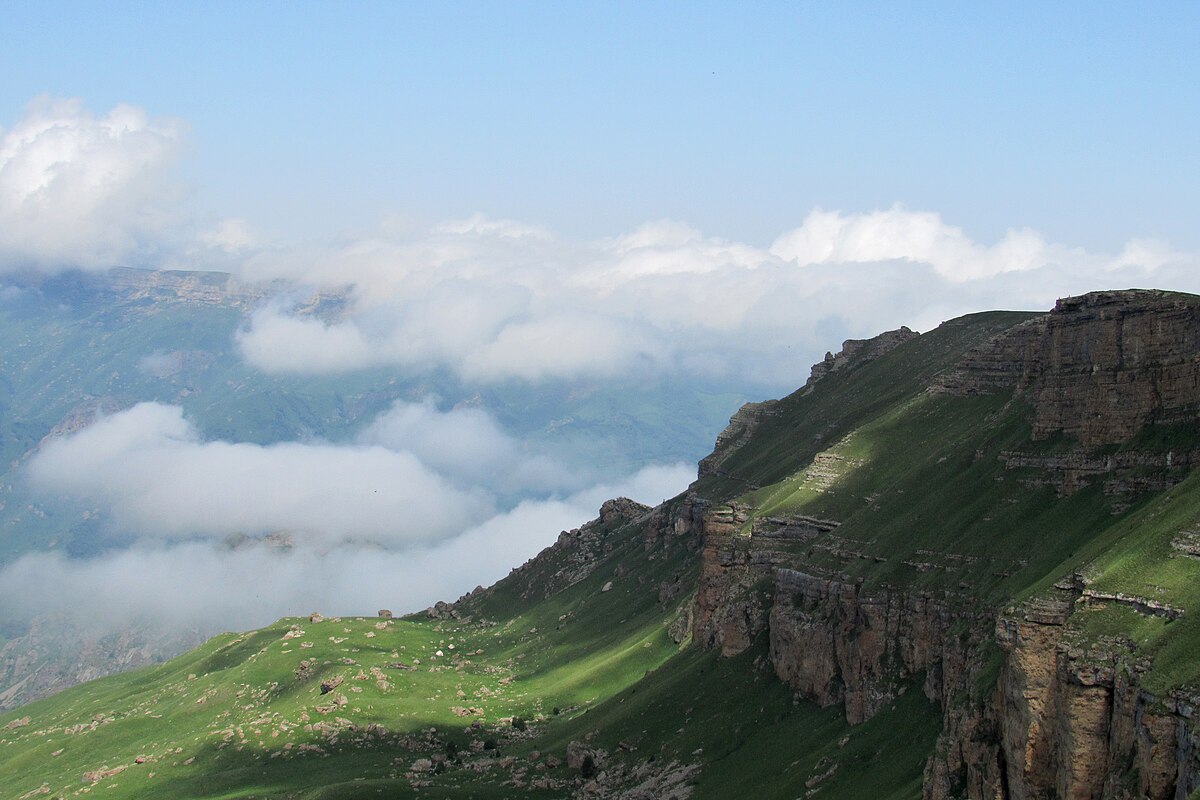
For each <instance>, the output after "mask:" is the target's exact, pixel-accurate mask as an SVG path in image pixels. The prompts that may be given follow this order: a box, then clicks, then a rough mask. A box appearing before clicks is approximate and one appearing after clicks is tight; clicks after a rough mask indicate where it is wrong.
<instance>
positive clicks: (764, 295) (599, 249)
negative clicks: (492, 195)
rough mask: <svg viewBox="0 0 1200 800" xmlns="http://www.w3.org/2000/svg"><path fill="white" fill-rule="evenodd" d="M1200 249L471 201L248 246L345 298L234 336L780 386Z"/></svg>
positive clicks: (843, 217) (530, 375) (930, 224)
mask: <svg viewBox="0 0 1200 800" xmlns="http://www.w3.org/2000/svg"><path fill="white" fill-rule="evenodd" d="M1198 265H1200V260H1198V259H1197V258H1196V256H1194V255H1192V254H1184V253H1178V252H1175V251H1173V250H1172V249H1171V248H1170V247H1169V245H1167V244H1165V243H1162V242H1155V241H1152V240H1144V239H1131V240H1130V241H1129V242H1128V243H1127V244H1126V246H1125V247H1124V248H1123V249H1122V250H1121V252H1119V253H1115V254H1103V253H1092V252H1088V251H1086V250H1084V249H1082V248H1078V247H1069V246H1065V245H1060V244H1055V243H1051V242H1048V241H1046V240H1045V238H1044V237H1043V236H1041V235H1040V234H1039V233H1037V232H1036V231H1033V230H1030V229H1017V230H1011V231H1009V232H1008V233H1006V234H1005V235H1004V236H1003V237H1002V238H1001V239H1000V240H999V241H997V242H994V243H992V244H981V243H979V242H975V241H973V240H972V239H971V238H970V237H969V236H968V235H967V234H966V232H965V231H963V230H962V229H961V228H958V227H956V226H953V225H951V224H948V223H946V222H945V221H943V219H942V218H941V216H940V215H938V214H936V213H933V212H928V211H910V210H908V209H906V208H904V207H902V206H895V207H893V208H891V209H887V210H883V211H875V212H870V213H843V212H839V211H825V210H820V209H818V210H815V211H813V212H812V213H810V214H809V215H808V216H807V217H806V218H805V219H804V221H803V222H802V224H801V225H800V226H799V227H798V228H796V229H794V230H791V231H788V232H785V233H783V234H781V235H780V236H779V237H777V238H776V240H775V241H774V242H773V243H771V245H770V246H769V247H766V248H760V247H756V246H753V245H750V244H746V243H740V242H735V241H727V240H723V239H720V238H716V237H710V236H705V235H704V234H702V233H701V232H700V231H698V230H696V229H694V228H692V227H690V226H688V225H686V224H683V223H679V222H671V221H660V222H653V223H647V224H646V225H643V226H642V227H640V228H638V229H637V230H635V231H633V232H631V233H628V234H625V235H622V236H618V237H614V238H611V239H604V240H599V241H591V242H569V241H563V240H560V239H557V238H555V237H554V236H553V235H552V234H550V233H549V232H547V231H544V230H541V229H537V228H532V227H529V226H522V225H520V224H518V223H515V222H506V221H488V220H485V219H483V218H480V217H475V218H472V219H470V220H466V221H464V222H462V223H459V224H445V225H441V226H438V227H436V228H434V229H432V230H430V231H428V232H426V233H425V234H424V235H421V236H417V237H412V238H408V239H389V238H386V237H383V236H381V237H380V238H377V239H371V240H363V241H356V242H352V243H349V244H343V245H340V246H337V247H330V248H326V249H325V250H321V249H320V248H317V249H315V250H314V249H306V250H305V251H304V252H299V251H292V250H286V249H284V250H276V251H271V252H266V251H261V252H259V253H258V254H256V255H254V256H252V257H250V258H248V259H247V260H246V262H245V264H244V266H243V272H244V274H245V275H246V276H248V277H251V278H280V277H286V278H290V279H293V280H297V281H301V282H306V283H310V284H317V285H343V286H345V285H349V286H352V291H351V304H350V307H349V309H348V310H347V312H346V313H344V314H342V315H340V316H338V317H337V318H335V319H315V318H311V317H303V316H294V315H292V314H290V313H289V312H288V311H287V310H286V309H285V307H284V306H283V305H277V306H269V307H265V308H263V309H261V310H259V312H258V313H256V314H255V315H254V316H253V317H252V318H251V319H250V321H249V323H248V324H247V326H246V327H245V329H244V330H242V331H241V333H240V334H239V346H240V348H241V352H242V354H243V356H244V357H245V358H246V360H247V361H249V362H250V363H251V364H253V365H255V366H257V367H259V368H261V369H263V370H265V371H267V372H271V373H304V374H318V373H332V372H344V371H350V370H356V369H362V368H365V367H371V366H379V365H383V364H390V365H397V366H404V367H408V368H413V369H431V368H439V367H440V368H446V369H450V370H452V371H454V372H456V373H457V374H458V375H459V377H460V378H462V379H463V380H466V381H468V382H478V383H493V382H502V381H507V380H521V381H526V382H538V381H545V380H558V379H567V380H570V379H577V378H580V377H588V378H605V379H607V378H614V377H628V376H638V375H643V374H644V375H660V376H661V375H664V374H669V375H675V376H686V375H692V376H698V377H701V378H704V379H714V380H718V381H723V382H728V383H736V384H738V385H740V386H750V385H757V386H766V387H771V388H786V387H789V386H791V385H794V384H795V383H796V382H797V381H802V380H803V378H804V375H805V373H806V371H807V369H808V366H809V364H811V362H812V361H813V360H814V359H815V357H818V356H819V355H820V353H822V352H824V351H825V350H826V349H829V348H836V346H837V344H838V343H839V342H840V338H842V337H843V336H870V335H873V334H875V333H878V332H879V331H881V330H884V329H889V328H895V327H898V326H899V325H902V324H907V325H909V326H910V327H915V328H918V329H922V330H924V329H928V328H929V327H932V326H934V325H936V324H938V323H940V322H941V321H943V320H945V319H947V318H949V317H952V316H957V315H959V314H963V313H967V312H970V311H977V310H980V309H984V308H997V307H1002V308H1025V309H1039V308H1048V307H1049V306H1050V305H1052V304H1053V302H1054V301H1055V300H1056V299H1057V298H1058V297H1060V296H1063V295H1065V294H1074V293H1080V292H1085V291H1090V290H1093V289H1097V288H1114V287H1125V286H1132V285H1159V286H1165V287H1166V288H1174V289H1181V290H1195V289H1200V278H1198V277H1196V269H1195V268H1196V267H1197V266H1198Z"/></svg>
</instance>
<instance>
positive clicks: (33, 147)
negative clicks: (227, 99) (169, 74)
mask: <svg viewBox="0 0 1200 800" xmlns="http://www.w3.org/2000/svg"><path fill="white" fill-rule="evenodd" d="M182 138H183V125H182V123H180V122H179V121H177V120H172V119H161V118H152V117H151V116H150V115H149V114H147V113H146V111H144V110H143V109H140V108H137V107H135V106H130V105H119V106H117V107H115V108H113V109H112V110H110V111H109V112H108V113H107V114H104V115H102V116H96V115H94V114H92V113H91V112H90V111H88V110H87V109H85V108H84V107H83V105H82V104H81V103H80V102H79V101H78V100H56V99H52V98H48V97H42V98H39V99H37V100H34V101H33V102H32V103H30V104H29V106H28V108H27V109H26V114H25V117H24V118H23V119H21V120H20V121H18V122H17V123H16V124H15V125H13V126H12V127H11V128H9V129H8V130H6V131H3V137H2V138H0V270H12V269H22V268H28V267H35V268H42V269H50V270H54V269H63V268H70V267H82V268H84V269H103V268H108V267H112V266H115V265H120V264H125V263H129V262H145V261H147V260H148V258H149V256H150V255H151V254H152V253H155V252H157V251H159V250H160V249H161V241H160V237H161V236H162V235H163V233H164V231H165V230H167V229H168V228H169V227H170V226H171V225H172V224H173V223H174V222H175V221H176V220H175V218H174V209H175V202H174V201H175V195H176V193H177V192H176V190H175V188H174V186H173V184H172V183H171V182H170V180H169V179H168V178H167V174H166V172H167V169H168V168H169V167H170V166H171V164H172V163H173V162H174V160H175V158H176V156H177V155H178V153H179V151H180V148H181V144H182Z"/></svg>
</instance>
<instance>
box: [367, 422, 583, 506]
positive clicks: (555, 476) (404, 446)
mask: <svg viewBox="0 0 1200 800" xmlns="http://www.w3.org/2000/svg"><path fill="white" fill-rule="evenodd" d="M358 441H359V442H360V443H362V444H369V445H379V446H382V447H387V448H390V449H393V450H406V451H408V452H410V453H412V454H413V455H415V456H416V457H417V458H419V459H420V460H421V462H422V463H424V464H426V465H428V466H430V467H432V468H433V469H436V470H437V471H438V472H439V473H441V474H442V475H445V476H447V477H448V478H449V479H450V480H453V481H455V482H456V483H458V484H461V485H467V486H476V487H487V488H488V489H491V490H494V491H502V492H506V491H519V490H525V491H533V492H538V493H549V492H552V491H554V490H559V489H573V488H577V485H578V483H579V478H578V477H577V476H575V475H573V474H572V470H571V469H570V468H569V467H567V465H565V464H563V463H560V462H559V461H556V460H555V459H553V458H550V457H549V456H546V455H543V454H540V453H536V452H529V450H528V447H527V446H526V445H524V444H523V443H521V442H519V441H517V440H516V439H514V438H513V437H512V436H510V435H509V434H507V433H506V432H505V431H504V430H503V429H501V427H500V425H499V424H498V423H497V422H496V420H495V418H494V417H492V415H491V414H489V413H488V412H487V411H486V410H484V409H482V408H469V407H468V408H452V409H450V410H448V411H440V410H438V408H437V405H436V403H435V402H434V400H433V399H432V398H430V399H426V400H424V401H422V402H419V403H405V402H397V403H395V404H393V405H392V407H391V408H390V409H389V410H388V411H386V412H385V413H383V414H380V415H379V416H378V417H376V418H375V419H374V420H373V421H372V422H371V424H369V425H368V426H367V427H366V428H364V429H363V431H362V432H361V433H360V434H359V436H358Z"/></svg>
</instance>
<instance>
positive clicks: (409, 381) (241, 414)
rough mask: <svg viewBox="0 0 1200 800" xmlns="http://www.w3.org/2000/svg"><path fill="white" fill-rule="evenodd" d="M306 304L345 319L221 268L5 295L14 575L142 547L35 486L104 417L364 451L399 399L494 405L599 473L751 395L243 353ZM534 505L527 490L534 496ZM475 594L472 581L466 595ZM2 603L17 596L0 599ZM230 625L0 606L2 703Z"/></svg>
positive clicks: (0, 369) (673, 384)
mask: <svg viewBox="0 0 1200 800" xmlns="http://www.w3.org/2000/svg"><path fill="white" fill-rule="evenodd" d="M285 290H286V291H288V292H290V294H288V298H289V302H291V303H292V305H293V310H294V311H295V312H296V313H299V314H310V315H316V316H320V317H322V318H326V319H336V318H337V317H338V315H339V314H340V313H341V312H342V310H343V309H344V306H345V304H346V302H347V296H346V294H345V293H344V292H336V291H324V292H319V293H314V292H309V293H307V294H305V293H297V292H296V290H295V288H294V287H290V286H286V285H284V284H270V285H260V284H248V283H245V282H243V281H240V280H239V279H237V278H236V277H234V276H230V275H227V274H223V273H202V272H171V271H164V272H152V271H146V270H135V269H117V270H112V271H110V272H107V273H100V274H91V273H79V272H72V273H64V274H60V275H57V276H52V277H47V276H44V275H41V274H35V273H31V274H29V275H24V276H15V277H14V276H9V277H7V278H5V279H4V282H3V284H2V285H0V353H2V354H3V355H2V356H0V568H2V567H3V566H4V565H11V564H13V563H14V562H15V561H17V559H19V558H20V557H21V556H23V555H28V554H35V553H46V552H51V553H62V554H66V555H67V556H68V557H69V558H71V559H74V560H79V561H86V560H88V559H92V558H95V557H97V556H99V555H101V554H104V553H111V552H114V551H120V550H122V549H124V548H127V547H129V546H131V544H132V539H131V537H130V535H129V534H128V532H125V531H123V530H121V529H120V528H119V527H117V526H114V525H112V524H111V521H110V520H108V519H106V518H105V517H104V515H103V514H102V513H100V512H99V510H98V509H95V508H92V507H87V506H79V505H78V504H73V503H68V502H64V501H62V500H57V499H51V498H48V497H46V496H45V495H44V494H38V493H37V492H34V491H33V490H32V489H31V488H30V487H29V485H28V482H27V481H26V480H25V476H24V468H25V466H26V465H27V464H28V462H29V460H30V459H31V458H32V457H33V455H34V454H36V453H37V452H38V450H39V448H40V447H41V446H42V445H43V444H44V443H46V442H49V441H52V440H54V439H55V438H57V437H61V436H65V435H69V434H71V433H74V432H76V431H78V430H80V429H82V428H83V427H85V426H86V425H88V424H90V423H91V422H93V421H94V420H95V419H96V418H97V416H98V415H102V414H112V413H115V412H119V411H122V410H124V409H128V408H130V407H132V406H133V405H135V404H136V403H139V402H145V401H156V402H160V403H166V404H172V405H177V406H180V407H181V408H182V409H183V410H184V413H185V414H186V415H187V418H188V419H189V421H190V422H192V423H193V424H194V425H195V426H196V428H197V430H198V432H199V433H200V435H202V436H203V437H204V438H205V439H206V440H224V441H230V442H250V443H257V444H271V443H275V442H287V441H309V440H314V439H318V440H330V441H335V442H336V441H348V440H351V439H352V438H353V436H354V435H355V433H356V432H358V431H360V430H361V429H362V428H363V427H364V426H365V425H366V424H368V423H369V422H370V421H371V420H373V419H374V418H376V417H377V416H378V415H379V414H381V413H383V412H385V411H386V410H387V409H388V408H389V407H390V406H391V405H392V404H393V403H394V402H396V401H398V400H408V401H417V400H421V399H424V398H438V400H439V401H440V402H441V403H442V404H444V405H445V406H447V407H454V406H458V405H465V406H470V407H477V408H482V409H485V410H487V411H488V412H489V413H490V414H492V415H493V416H494V417H495V418H496V419H497V420H498V421H499V422H500V423H501V424H503V425H505V426H506V430H507V431H508V432H510V433H511V434H512V435H514V436H515V437H517V438H518V439H519V440H520V441H522V442H525V443H527V444H529V445H530V446H532V447H534V448H540V449H543V450H545V451H546V452H549V453H552V454H553V453H568V454H570V457H571V458H573V459H577V460H579V461H582V462H585V463H587V465H588V468H589V469H590V470H592V471H593V473H594V475H595V476H596V479H598V480H599V479H604V478H611V477H614V476H620V475H623V474H625V473H627V472H631V471H633V470H636V469H637V468H638V467H640V466H643V465H645V464H648V463H657V462H662V461H672V460H688V461H690V460H694V459H695V458H697V457H698V456H699V455H701V454H703V453H704V452H705V451H706V450H707V449H708V447H709V443H710V440H711V431H712V430H713V428H714V427H716V426H717V425H719V423H720V421H721V420H723V419H724V417H726V416H727V415H728V413H729V411H730V410H731V409H732V408H735V407H736V406H737V404H738V403H740V402H742V401H743V400H744V399H745V398H744V397H743V396H740V395H738V394H737V393H736V392H735V391H732V390H729V389H727V388H722V387H716V386H709V387H702V386H701V387H684V386H680V385H678V380H675V381H667V380H664V381H662V382H659V383H650V384H644V383H637V384H635V383H633V382H632V381H631V382H620V381H615V382H605V383H597V382H589V383H585V382H579V381H576V382H554V383H545V384H540V385H527V384H522V383H515V382H514V383H510V384H504V385H494V386H492V385H485V386H477V385H467V384H464V383H462V382H461V381H459V380H458V379H456V378H454V377H453V376H451V375H449V374H447V373H446V372H445V371H439V370H433V371H424V372H406V371H404V370H401V369H395V368H377V369H372V370H363V371H359V372H352V373H349V374H344V375H338V376H333V377H312V376H286V375H285V376H273V375H266V374H264V373H262V372H260V371H258V370H256V369H254V368H253V367H251V366H248V365H247V364H246V363H245V362H244V361H243V359H242V358H241V356H240V354H239V352H238V350H237V345H236V341H235V334H236V332H237V331H238V329H239V328H240V327H242V326H244V325H246V324H247V322H248V319H249V315H250V314H251V313H252V312H253V311H254V310H255V309H256V308H258V307H259V306H260V305H261V304H262V303H264V302H267V301H268V300H270V299H271V298H272V297H275V296H277V295H279V294H280V293H281V292H284V291H285ZM518 499H519V498H518ZM464 588H466V587H464ZM0 605H2V604H0ZM230 624H231V623H229V622H221V621H219V620H207V621H205V622H204V623H202V624H198V625H189V626H185V627H182V628H171V629H167V630H164V629H162V628H161V626H158V627H155V626H147V625H144V624H142V622H140V621H139V620H137V619H129V620H128V624H125V625H120V626H117V627H116V628H114V627H112V626H111V625H106V626H97V625H96V624H95V623H94V622H93V621H83V622H81V621H80V620H78V619H77V618H74V617H73V616H72V615H63V614H61V613H56V614H52V615H50V616H46V617H37V616H33V617H31V616H30V615H29V614H27V613H24V612H23V611H22V612H18V611H17V610H16V609H12V608H7V609H5V608H3V607H0V709H6V708H11V707H14V706H15V705H18V704H20V703H22V702H27V701H29V700H32V699H36V698H38V697H42V696H45V695H46V694H48V693H51V692H54V691H58V690H60V689H62V688H64V687H66V686H69V685H73V684H74V683H78V682H80V681H83V680H89V679H91V678H94V677H97V676H99V675H104V674H108V673H110V672H112V671H115V670H118V669H126V668H129V667H132V666H139V665H143V664H148V663H154V662H156V661H161V660H162V659H164V658H166V657H169V656H172V655H175V654H177V653H179V652H181V651H182V650H184V649H186V648H187V647H190V646H194V645H195V644H198V643H199V642H201V641H203V639H205V638H207V637H208V636H211V635H212V634H213V633H216V632H218V631H219V630H222V629H225V628H227V627H229V625H230Z"/></svg>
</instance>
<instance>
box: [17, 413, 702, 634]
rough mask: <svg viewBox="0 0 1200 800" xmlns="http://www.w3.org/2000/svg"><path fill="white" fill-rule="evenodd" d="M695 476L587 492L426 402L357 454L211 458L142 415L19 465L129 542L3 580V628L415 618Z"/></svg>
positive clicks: (254, 448) (377, 426)
mask: <svg viewBox="0 0 1200 800" xmlns="http://www.w3.org/2000/svg"><path fill="white" fill-rule="evenodd" d="M694 476H695V471H694V467H692V466H689V465H683V464H673V465H660V466H651V467H646V468H643V469H641V470H639V471H638V472H637V473H635V474H633V475H630V476H628V477H627V478H625V479H623V480H619V481H615V482H610V483H603V484H596V485H588V486H585V487H584V488H580V487H581V486H582V485H583V484H584V482H585V476H584V475H583V473H582V472H580V473H575V474H573V472H572V470H571V469H570V468H569V466H568V465H565V464H562V463H559V462H556V461H554V460H552V459H550V458H549V457H546V456H542V455H539V454H536V453H532V454H531V453H528V452H525V450H524V448H523V446H522V445H521V443H519V442H518V441H517V440H515V439H514V438H512V437H511V436H510V435H509V434H507V433H506V432H505V431H504V430H503V429H502V428H501V427H500V426H499V425H498V424H497V423H496V421H495V420H494V418H492V417H491V415H490V414H488V413H487V412H486V411H483V410H481V409H473V408H459V409H450V410H447V411H441V410H439V409H438V408H437V406H436V404H435V403H434V402H433V401H432V400H427V401H424V402H419V403H397V404H395V405H394V406H393V407H392V408H391V409H390V410H388V411H387V412H385V413H384V414H381V415H380V416H379V417H378V418H376V419H375V420H374V421H373V422H372V423H371V424H370V425H368V426H367V427H366V428H364V430H363V431H362V432H361V433H360V434H359V436H358V438H357V439H356V441H354V442H348V443H329V442H314V443H304V442H290V443H283V444H278V445H270V446H260V445H251V444H244V443H230V442H206V441H203V440H202V439H201V438H200V436H199V435H198V433H197V431H196V430H195V428H194V427H193V426H192V425H191V424H189V423H188V421H187V420H186V419H185V417H184V415H183V412H182V410H181V409H179V408H178V407H176V406H167V405H162V404H157V403H141V404H139V405H136V406H133V407H132V408H129V409H127V410H125V411H122V412H119V413H116V414H112V415H109V416H107V417H102V418H100V419H99V420H97V421H96V422H94V423H93V424H91V425H90V426H88V427H87V428H84V429H83V430H81V431H78V432H76V433H74V434H72V435H70V436H67V437H64V438H61V439H57V440H54V441H51V442H49V443H47V444H46V445H44V446H43V447H42V449H41V450H40V452H39V453H38V454H36V455H35V456H34V458H33V459H32V460H31V462H30V464H29V466H28V478H29V480H30V481H32V482H33V484H34V486H35V487H36V488H38V489H39V490H40V491H42V492H45V493H54V494H59V495H66V496H68V497H70V498H72V499H74V500H76V501H80V502H82V503H84V504H85V505H89V506H93V507H94V508H95V509H96V510H98V511H99V513H100V514H101V515H102V517H103V518H104V519H106V520H107V524H109V525H112V526H115V528H116V529H118V530H120V531H124V532H127V533H131V534H134V535H135V536H136V537H137V538H136V540H135V542H134V543H133V544H132V545H131V546H129V547H126V548H124V549H121V550H118V551H114V552H109V553H106V554H104V555H101V556H99V557H94V558H88V559H75V558H70V557H67V556H65V555H62V554H61V553H46V552H43V553H32V554H28V555H25V556H23V557H21V558H19V559H18V560H16V561H15V562H14V563H12V564H10V565H7V566H5V567H4V568H3V569H0V623H11V622H20V621H25V620H28V619H30V618H31V617H33V616H36V615H43V614H52V613H55V612H69V611H71V610H72V609H77V608H80V607H87V608H88V609H89V618H90V619H95V624H96V625H99V626H108V625H111V626H114V627H121V626H125V625H128V624H130V623H133V622H136V623H138V624H151V625H156V624H158V625H187V626H196V627H198V628H199V629H201V630H209V631H212V630H215V629H216V627H225V628H228V627H251V626H258V625H262V624H265V623H266V622H269V621H270V620H272V619H274V618H277V617H279V616H285V615H294V614H298V613H302V612H306V611H307V610H311V609H320V610H322V611H324V612H326V613H337V614H362V613H370V612H373V611H374V610H375V609H376V608H378V607H380V606H385V607H389V608H395V609H396V610H398V611H399V610H403V611H410V610H415V609H418V608H423V607H425V606H427V605H429V604H431V603H432V602H434V601H435V600H438V599H446V598H450V599H452V598H453V597H455V596H457V595H458V594H461V593H462V592H465V591H468V590H470V589H471V588H472V587H474V586H475V585H477V584H490V583H493V582H494V581H496V580H498V579H499V578H501V577H503V576H504V575H505V574H507V572H508V571H509V569H510V568H511V567H513V566H514V565H516V564H519V563H521V562H523V561H524V560H526V559H527V558H529V557H531V556H533V555H534V554H536V553H537V552H538V551H539V550H541V549H542V548H543V547H546V546H547V545H549V544H551V543H552V542H553V541H554V539H555V537H556V536H557V533H558V531H560V530H564V529H569V528H572V527H576V526H578V525H580V524H582V523H583V522H585V521H586V520H588V519H590V518H592V517H594V516H595V514H596V509H597V508H598V507H599V506H600V504H601V503H602V502H603V501H604V500H606V499H608V498H610V497H616V496H628V497H633V498H634V499H637V500H641V501H643V502H647V503H658V502H660V501H661V500H663V499H665V498H667V497H670V496H673V495H675V494H677V493H678V492H679V491H680V490H682V489H683V488H684V487H685V486H686V485H687V484H688V483H689V482H690V481H691V480H692V478H693V477H694ZM568 486H569V487H571V488H569V489H566V488H565V487H568ZM547 487H549V488H547ZM555 488H558V489H560V490H561V491H554V489H555ZM503 492H518V493H522V492H523V494H524V499H522V500H519V501H516V502H506V501H504V500H503V499H501V493H503ZM270 534H284V535H283V536H279V535H270Z"/></svg>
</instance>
